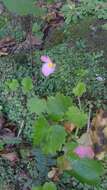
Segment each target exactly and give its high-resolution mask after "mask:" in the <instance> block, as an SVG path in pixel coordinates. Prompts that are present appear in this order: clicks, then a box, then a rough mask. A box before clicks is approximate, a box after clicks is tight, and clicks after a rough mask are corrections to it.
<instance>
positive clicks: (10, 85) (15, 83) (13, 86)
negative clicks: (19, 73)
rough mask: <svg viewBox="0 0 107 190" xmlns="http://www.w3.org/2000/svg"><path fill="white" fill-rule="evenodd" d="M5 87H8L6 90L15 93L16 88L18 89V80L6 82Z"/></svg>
mask: <svg viewBox="0 0 107 190" xmlns="http://www.w3.org/2000/svg"><path fill="white" fill-rule="evenodd" d="M6 86H8V88H9V89H10V90H11V91H16V90H17V88H18V87H19V83H18V80H16V79H12V80H8V81H6Z"/></svg>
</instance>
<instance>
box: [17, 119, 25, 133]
mask: <svg viewBox="0 0 107 190" xmlns="http://www.w3.org/2000/svg"><path fill="white" fill-rule="evenodd" d="M23 127H24V120H23V121H22V123H21V125H20V129H19V132H18V135H17V137H19V136H20V135H21V132H22V130H23Z"/></svg>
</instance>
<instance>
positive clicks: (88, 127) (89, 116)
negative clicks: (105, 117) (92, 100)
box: [87, 105, 92, 132]
mask: <svg viewBox="0 0 107 190" xmlns="http://www.w3.org/2000/svg"><path fill="white" fill-rule="evenodd" d="M91 108H92V105H89V114H88V122H87V132H89V129H90V118H91Z"/></svg>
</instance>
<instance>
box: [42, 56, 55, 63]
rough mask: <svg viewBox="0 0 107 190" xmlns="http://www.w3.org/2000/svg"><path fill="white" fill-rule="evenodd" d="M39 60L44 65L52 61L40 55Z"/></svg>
mask: <svg viewBox="0 0 107 190" xmlns="http://www.w3.org/2000/svg"><path fill="white" fill-rule="evenodd" d="M40 59H41V61H42V62H44V63H50V62H52V60H51V59H50V58H49V56H46V55H42V56H41V58H40Z"/></svg>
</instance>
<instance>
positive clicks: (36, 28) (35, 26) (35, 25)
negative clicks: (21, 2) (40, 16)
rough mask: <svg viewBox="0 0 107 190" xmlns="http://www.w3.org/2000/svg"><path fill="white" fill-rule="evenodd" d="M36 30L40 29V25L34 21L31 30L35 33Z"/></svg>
mask: <svg viewBox="0 0 107 190" xmlns="http://www.w3.org/2000/svg"><path fill="white" fill-rule="evenodd" d="M38 31H40V25H39V24H38V23H37V22H35V23H34V24H33V27H32V32H34V33H36V32H38Z"/></svg>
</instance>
